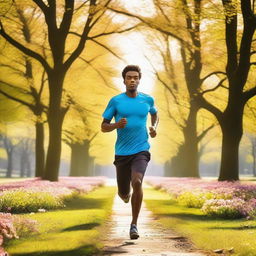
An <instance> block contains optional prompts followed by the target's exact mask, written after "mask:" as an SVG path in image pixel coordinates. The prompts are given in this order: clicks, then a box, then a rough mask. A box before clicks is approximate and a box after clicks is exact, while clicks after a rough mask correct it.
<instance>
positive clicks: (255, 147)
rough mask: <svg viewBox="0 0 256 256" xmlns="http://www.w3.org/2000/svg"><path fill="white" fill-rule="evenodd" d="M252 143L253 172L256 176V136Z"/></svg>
mask: <svg viewBox="0 0 256 256" xmlns="http://www.w3.org/2000/svg"><path fill="white" fill-rule="evenodd" d="M251 143H252V173H253V176H254V177H256V138H252V139H251Z"/></svg>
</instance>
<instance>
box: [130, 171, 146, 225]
mask: <svg viewBox="0 0 256 256" xmlns="http://www.w3.org/2000/svg"><path fill="white" fill-rule="evenodd" d="M142 180H143V174H142V173H140V172H132V180H131V183H132V188H133V193H132V200H131V203H132V223H131V224H135V225H136V226H137V220H138V216H139V213H140V208H141V203H142V199H143V190H142Z"/></svg>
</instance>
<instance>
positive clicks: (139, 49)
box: [114, 32, 154, 94]
mask: <svg viewBox="0 0 256 256" xmlns="http://www.w3.org/2000/svg"><path fill="white" fill-rule="evenodd" d="M145 44H146V43H145V41H144V39H143V37H142V36H141V35H140V34H139V33H138V32H131V33H129V34H128V35H127V36H123V37H121V36H120V37H119V39H118V46H119V47H120V48H121V50H122V52H123V53H124V55H122V57H123V58H124V59H125V60H126V63H125V64H122V65H120V67H119V69H120V74H121V71H122V70H123V68H124V67H125V66H126V65H129V64H133V65H139V66H140V68H141V71H142V78H141V81H140V85H139V88H138V90H139V91H141V92H144V93H148V94H150V93H151V92H152V89H153V86H154V76H153V74H152V68H151V65H150V64H149V62H148V61H147V59H146V58H145V56H144V54H145V52H146V50H145V48H146V45H145ZM114 82H115V84H116V86H117V87H118V88H119V89H120V90H121V91H123V90H124V89H125V87H124V84H123V79H122V77H121V75H120V77H119V78H115V79H114Z"/></svg>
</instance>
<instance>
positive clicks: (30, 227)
mask: <svg viewBox="0 0 256 256" xmlns="http://www.w3.org/2000/svg"><path fill="white" fill-rule="evenodd" d="M13 226H14V228H15V231H16V234H17V235H18V236H19V237H23V236H27V235H31V234H36V233H38V222H37V221H36V220H32V219H29V218H24V217H21V216H19V215H13Z"/></svg>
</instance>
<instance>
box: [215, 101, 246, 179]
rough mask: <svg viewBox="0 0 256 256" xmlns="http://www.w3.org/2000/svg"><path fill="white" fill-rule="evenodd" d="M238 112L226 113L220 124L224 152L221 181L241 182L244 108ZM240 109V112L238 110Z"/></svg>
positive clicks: (222, 152) (222, 153)
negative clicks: (240, 168) (241, 143)
mask: <svg viewBox="0 0 256 256" xmlns="http://www.w3.org/2000/svg"><path fill="white" fill-rule="evenodd" d="M236 107H237V110H230V112H229V113H235V114H232V115H229V114H226V113H224V118H223V119H222V121H221V122H220V126H221V129H222V151H221V165H220V174H219V181H224V180H227V181H235V180H239V144H240V140H241V138H242V134H243V128H242V113H243V111H242V107H238V106H236ZM238 109H239V110H238Z"/></svg>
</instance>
